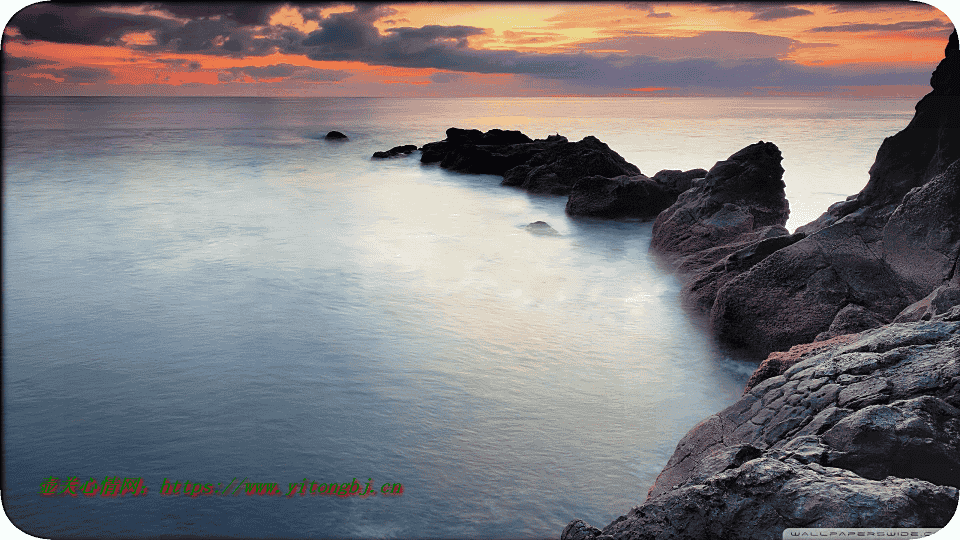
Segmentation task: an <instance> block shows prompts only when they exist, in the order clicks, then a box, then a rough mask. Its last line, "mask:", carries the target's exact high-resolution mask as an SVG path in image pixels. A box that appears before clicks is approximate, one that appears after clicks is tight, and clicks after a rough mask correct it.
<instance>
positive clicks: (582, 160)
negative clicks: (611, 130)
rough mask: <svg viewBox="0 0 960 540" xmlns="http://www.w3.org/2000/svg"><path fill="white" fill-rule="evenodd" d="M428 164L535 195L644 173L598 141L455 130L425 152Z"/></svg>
mask: <svg viewBox="0 0 960 540" xmlns="http://www.w3.org/2000/svg"><path fill="white" fill-rule="evenodd" d="M422 150H423V155H422V156H421V158H420V161H421V162H422V163H436V162H439V163H440V166H441V167H443V168H444V169H450V170H453V171H459V172H464V173H471V174H494V175H500V176H503V177H504V179H503V182H502V184H503V185H506V186H518V187H521V188H523V189H526V190H528V191H531V192H534V193H552V194H556V195H566V194H569V193H570V191H571V189H572V188H573V186H574V184H576V183H577V181H579V180H580V179H582V178H584V177H587V176H596V175H599V176H603V177H606V178H613V177H616V176H622V175H628V176H635V175H639V174H640V169H638V168H637V167H635V166H634V165H631V164H630V163H627V161H626V160H624V159H623V158H622V157H620V155H619V154H617V153H616V152H614V151H613V150H611V149H610V148H609V147H608V146H607V145H606V144H604V143H602V142H600V141H599V140H598V139H597V138H596V137H585V138H584V139H583V140H581V141H579V142H576V143H571V142H569V141H568V140H567V138H566V137H562V136H560V135H551V136H549V137H547V138H546V139H537V140H533V139H530V137H528V136H526V135H524V134H523V133H521V132H519V131H505V130H500V129H491V130H490V131H487V132H486V133H483V132H481V131H479V130H476V129H471V130H467V129H459V128H450V129H448V130H447V138H446V139H444V140H442V141H438V142H432V143H427V144H425V145H424V146H423V148H422Z"/></svg>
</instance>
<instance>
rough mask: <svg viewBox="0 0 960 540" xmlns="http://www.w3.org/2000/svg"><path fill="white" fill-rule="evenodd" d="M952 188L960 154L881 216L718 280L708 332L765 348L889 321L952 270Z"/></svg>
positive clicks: (959, 230)
mask: <svg viewBox="0 0 960 540" xmlns="http://www.w3.org/2000/svg"><path fill="white" fill-rule="evenodd" d="M958 106H960V104H958ZM958 194H960V162H957V163H955V164H954V165H952V166H950V167H948V168H947V169H946V170H945V171H943V172H942V173H940V174H939V175H937V176H936V177H934V178H933V179H931V180H930V181H928V182H927V184H925V185H924V186H922V187H920V188H915V189H914V190H911V191H910V192H908V194H907V195H906V196H905V197H904V200H903V202H902V204H900V205H898V207H897V208H896V209H895V211H893V212H891V213H890V214H889V215H887V216H886V217H885V218H883V219H880V217H878V216H877V215H871V214H869V212H868V210H870V208H869V207H868V208H864V209H861V210H860V211H858V212H855V213H853V214H849V215H847V216H844V217H843V218H841V219H839V220H837V221H836V222H834V223H833V224H832V225H829V226H827V227H825V228H823V229H820V230H818V231H816V232H814V233H813V234H811V235H809V236H806V237H805V238H803V239H802V240H800V241H798V242H796V243H794V244H792V245H790V246H788V247H785V248H783V249H781V250H779V251H777V252H775V253H774V254H772V255H771V256H769V257H767V258H766V259H764V260H763V261H762V262H761V263H759V264H757V265H756V266H754V267H753V268H751V269H750V270H749V271H747V272H744V273H742V274H740V275H738V276H737V277H736V278H734V279H732V280H730V281H729V282H727V283H726V284H725V285H724V286H722V287H721V288H720V289H719V291H718V292H717V295H716V302H715V303H714V305H713V308H712V311H711V323H712V325H713V329H714V331H716V332H717V334H718V336H719V337H720V338H721V339H724V340H726V341H728V342H734V343H740V344H743V345H745V346H748V347H751V348H753V349H754V350H756V351H758V352H760V353H762V354H767V353H769V352H771V351H776V350H784V349H786V348H789V347H790V346H792V345H795V344H799V343H806V342H809V341H813V340H814V339H818V338H819V339H824V338H828V337H830V336H834V335H839V334H842V333H849V332H859V331H861V330H863V329H865V328H875V327H877V326H880V325H882V324H885V323H887V322H890V321H892V320H893V319H894V318H895V317H897V315H899V314H900V312H901V311H903V310H904V308H906V307H907V306H909V305H910V304H912V303H914V302H916V301H918V300H919V299H921V298H923V297H924V296H926V295H927V294H929V293H930V292H931V291H932V290H933V289H934V288H936V287H939V286H940V285H942V284H943V283H944V282H946V281H947V280H949V279H952V278H953V277H954V276H955V275H956V267H957V260H958V256H960V199H958Z"/></svg>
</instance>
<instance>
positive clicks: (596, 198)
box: [566, 169, 707, 219]
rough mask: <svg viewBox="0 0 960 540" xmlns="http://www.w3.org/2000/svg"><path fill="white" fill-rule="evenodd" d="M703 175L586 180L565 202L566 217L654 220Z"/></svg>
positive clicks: (700, 171)
mask: <svg viewBox="0 0 960 540" xmlns="http://www.w3.org/2000/svg"><path fill="white" fill-rule="evenodd" d="M706 174H707V171H705V170H703V169H693V170H690V171H674V170H665V171H660V172H658V173H657V174H655V175H654V176H653V178H648V177H646V176H644V175H642V174H638V175H636V176H617V177H614V178H607V177H604V176H596V175H594V176H587V177H585V178H582V179H581V180H579V181H578V182H577V183H576V184H574V186H573V189H572V190H571V192H570V198H569V199H567V207H566V211H567V214H570V215H572V216H594V217H605V218H639V219H654V218H656V217H657V215H659V214H660V212H662V211H663V210H665V209H666V208H668V207H669V206H670V205H672V204H673V203H674V202H676V200H677V197H678V196H679V195H680V193H682V192H684V191H686V190H687V189H689V188H690V186H691V185H692V183H693V180H695V179H699V178H703V177H704V176H706Z"/></svg>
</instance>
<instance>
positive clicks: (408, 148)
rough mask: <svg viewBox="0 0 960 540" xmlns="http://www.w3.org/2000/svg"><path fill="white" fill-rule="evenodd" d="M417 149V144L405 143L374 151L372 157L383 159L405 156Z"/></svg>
mask: <svg viewBox="0 0 960 540" xmlns="http://www.w3.org/2000/svg"><path fill="white" fill-rule="evenodd" d="M416 151H417V146H416V145H413V144H405V145H403V146H394V147H393V148H391V149H389V150H385V151H382V152H374V153H373V157H375V158H377V159H385V158H392V157H398V156H399V157H405V156H409V155H410V154H412V153H414V152H416Z"/></svg>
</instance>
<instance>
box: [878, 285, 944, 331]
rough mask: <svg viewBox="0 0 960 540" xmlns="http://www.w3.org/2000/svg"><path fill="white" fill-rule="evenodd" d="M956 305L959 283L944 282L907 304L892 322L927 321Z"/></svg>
mask: <svg viewBox="0 0 960 540" xmlns="http://www.w3.org/2000/svg"><path fill="white" fill-rule="evenodd" d="M958 305H960V285H958V284H956V283H944V284H943V285H941V286H939V287H937V288H936V289H934V290H933V292H931V293H930V294H928V295H927V296H926V297H924V298H922V299H920V300H918V301H916V302H914V303H913V304H910V305H909V306H907V307H906V308H905V309H904V310H903V311H901V312H900V314H899V315H897V318H896V319H894V320H893V322H895V323H900V322H916V321H929V320H930V319H932V318H934V317H936V316H938V315H942V314H944V313H947V312H948V311H950V308H952V307H954V306H958Z"/></svg>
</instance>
